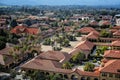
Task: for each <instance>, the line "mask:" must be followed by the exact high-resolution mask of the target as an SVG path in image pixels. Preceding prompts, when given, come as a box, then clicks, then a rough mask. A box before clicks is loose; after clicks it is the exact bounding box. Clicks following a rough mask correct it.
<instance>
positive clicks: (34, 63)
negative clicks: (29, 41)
mask: <svg viewBox="0 0 120 80" xmlns="http://www.w3.org/2000/svg"><path fill="white" fill-rule="evenodd" d="M60 65H61V64H60V63H58V62H56V61H51V60H44V59H32V60H30V61H29V62H27V63H25V64H23V65H22V66H21V68H23V69H35V70H43V71H52V72H59V73H71V72H72V70H68V69H61V68H60V67H61V66H60ZM56 66H57V67H56ZM58 66H59V67H58Z"/></svg>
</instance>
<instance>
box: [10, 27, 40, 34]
mask: <svg viewBox="0 0 120 80" xmlns="http://www.w3.org/2000/svg"><path fill="white" fill-rule="evenodd" d="M38 31H39V28H28V27H25V26H16V27H15V28H13V29H12V30H11V33H15V34H19V33H28V34H33V35H36V34H38Z"/></svg>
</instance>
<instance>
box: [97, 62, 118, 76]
mask: <svg viewBox="0 0 120 80" xmlns="http://www.w3.org/2000/svg"><path fill="white" fill-rule="evenodd" d="M119 63H120V60H109V61H108V62H107V63H105V65H104V67H101V68H100V69H99V71H100V72H108V73H117V74H120V72H118V70H120V64H119Z"/></svg>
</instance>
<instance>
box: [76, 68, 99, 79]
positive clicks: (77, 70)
mask: <svg viewBox="0 0 120 80" xmlns="http://www.w3.org/2000/svg"><path fill="white" fill-rule="evenodd" d="M74 72H76V73H78V74H79V75H82V76H93V77H98V76H99V72H87V71H81V70H79V69H75V71H74Z"/></svg>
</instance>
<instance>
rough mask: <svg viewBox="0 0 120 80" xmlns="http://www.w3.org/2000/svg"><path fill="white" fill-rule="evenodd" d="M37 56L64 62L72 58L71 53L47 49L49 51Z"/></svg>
mask: <svg viewBox="0 0 120 80" xmlns="http://www.w3.org/2000/svg"><path fill="white" fill-rule="evenodd" d="M36 58H37V59H46V60H52V61H60V62H61V61H62V62H64V61H68V60H69V59H70V55H69V54H67V53H65V52H60V51H47V52H44V53H41V54H40V55H39V56H38V57H36Z"/></svg>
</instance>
